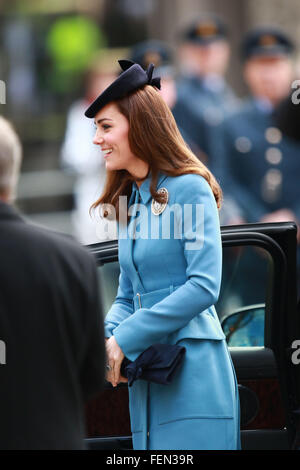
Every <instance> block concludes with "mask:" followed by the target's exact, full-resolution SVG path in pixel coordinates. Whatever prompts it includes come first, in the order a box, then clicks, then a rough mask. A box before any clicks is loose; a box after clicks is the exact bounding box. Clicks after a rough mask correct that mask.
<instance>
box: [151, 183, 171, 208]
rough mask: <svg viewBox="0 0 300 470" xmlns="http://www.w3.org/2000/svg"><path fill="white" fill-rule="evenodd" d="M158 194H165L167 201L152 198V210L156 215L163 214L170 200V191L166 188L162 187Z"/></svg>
mask: <svg viewBox="0 0 300 470" xmlns="http://www.w3.org/2000/svg"><path fill="white" fill-rule="evenodd" d="M157 192H158V194H162V195H164V198H165V201H164V202H157V201H155V199H152V204H151V211H152V213H153V214H154V215H159V214H161V213H162V212H163V211H164V210H165V208H166V207H167V204H168V200H169V193H168V190H167V189H166V188H160V189H159V190H158V191H157Z"/></svg>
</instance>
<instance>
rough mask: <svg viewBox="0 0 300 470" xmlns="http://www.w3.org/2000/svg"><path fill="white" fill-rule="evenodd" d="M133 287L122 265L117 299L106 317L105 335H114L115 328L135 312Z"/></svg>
mask: <svg viewBox="0 0 300 470" xmlns="http://www.w3.org/2000/svg"><path fill="white" fill-rule="evenodd" d="M132 299H133V289H132V283H131V281H130V279H129V277H128V276H127V274H126V271H125V270H124V269H123V268H122V266H121V265H120V276H119V287H118V292H117V296H116V299H115V301H114V303H113V305H112V307H111V308H110V310H109V312H108V313H107V315H106V317H105V322H104V332H105V337H106V338H109V337H110V336H112V334H113V331H114V329H115V328H116V327H117V326H118V325H119V324H120V323H121V322H122V321H123V320H125V319H126V318H127V317H129V316H130V315H131V314H132V313H133V304H132Z"/></svg>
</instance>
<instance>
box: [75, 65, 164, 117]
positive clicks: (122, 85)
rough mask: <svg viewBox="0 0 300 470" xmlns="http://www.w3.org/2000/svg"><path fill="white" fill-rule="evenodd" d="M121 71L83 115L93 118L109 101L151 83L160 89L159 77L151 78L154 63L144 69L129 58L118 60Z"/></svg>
mask: <svg viewBox="0 0 300 470" xmlns="http://www.w3.org/2000/svg"><path fill="white" fill-rule="evenodd" d="M118 62H119V64H120V67H121V69H122V70H123V72H122V73H121V74H120V75H119V76H118V78H116V80H114V81H113V82H112V83H111V84H110V85H109V87H107V88H106V89H105V90H104V91H103V92H102V93H101V95H99V96H98V98H96V99H95V101H93V103H92V104H91V105H90V106H89V107H88V109H87V110H86V111H85V113H84V114H85V116H86V117H88V118H93V117H95V115H96V114H97V113H98V112H99V111H100V109H102V108H103V107H104V106H106V105H107V104H108V103H110V102H111V101H116V100H118V99H120V98H124V96H126V95H129V94H130V93H132V92H134V91H135V90H138V89H139V88H143V87H144V86H145V85H151V86H154V87H156V88H158V89H160V77H155V78H152V75H153V70H154V65H153V64H149V66H148V67H147V70H144V69H143V68H142V67H141V66H140V65H139V64H136V63H134V62H132V61H131V60H119V61H118Z"/></svg>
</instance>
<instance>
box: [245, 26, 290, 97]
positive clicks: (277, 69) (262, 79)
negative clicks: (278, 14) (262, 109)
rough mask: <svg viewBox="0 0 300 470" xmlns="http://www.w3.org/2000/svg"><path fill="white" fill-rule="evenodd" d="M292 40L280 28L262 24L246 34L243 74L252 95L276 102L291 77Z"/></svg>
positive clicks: (285, 93) (286, 89)
mask: <svg viewBox="0 0 300 470" xmlns="http://www.w3.org/2000/svg"><path fill="white" fill-rule="evenodd" d="M292 52H293V44H292V43H291V41H290V39H289V38H288V37H287V36H286V35H285V34H284V33H283V32H281V31H279V30H278V29H275V28H263V29H257V30H254V31H251V32H250V33H248V34H247V36H246V37H245V39H244V42H243V45H242V53H243V58H244V78H245V81H246V83H247V85H248V86H249V88H250V91H251V93H252V95H253V96H254V97H255V98H258V99H264V100H268V101H269V102H270V103H271V104H273V105H276V104H277V103H278V102H280V101H281V100H282V99H283V98H285V97H286V96H287V94H288V93H289V91H290V86H291V82H292V80H293V63H292V58H291V54H292Z"/></svg>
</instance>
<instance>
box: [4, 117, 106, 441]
mask: <svg viewBox="0 0 300 470" xmlns="http://www.w3.org/2000/svg"><path fill="white" fill-rule="evenodd" d="M20 160H21V146H20V143H19V140H18V137H17V135H16V134H15V132H14V131H13V129H12V128H11V126H10V124H9V123H8V122H7V121H6V120H5V119H3V118H1V117H0V340H1V343H0V344H1V352H2V354H1V355H0V449H83V448H84V441H83V438H84V437H85V426H84V406H83V405H84V402H85V401H86V400H87V399H88V398H89V397H90V396H91V395H92V394H94V393H95V392H97V391H100V390H101V388H102V386H103V381H104V357H105V355H104V335H103V322H102V312H101V308H100V304H99V295H98V282H97V272H96V267H95V263H94V260H93V259H92V257H91V255H89V254H88V253H87V252H86V250H85V248H84V247H81V246H80V245H79V244H77V243H76V242H75V241H73V239H72V238H71V237H68V236H64V235H62V234H58V233H55V232H51V231H48V230H46V229H44V228H42V227H39V226H34V225H31V224H29V223H27V222H26V221H25V220H24V219H23V218H22V217H21V216H20V215H19V214H18V213H17V212H16V210H15V209H14V208H13V207H12V205H11V202H12V200H13V193H14V189H15V185H16V180H17V176H18V169H19V165H20Z"/></svg>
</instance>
